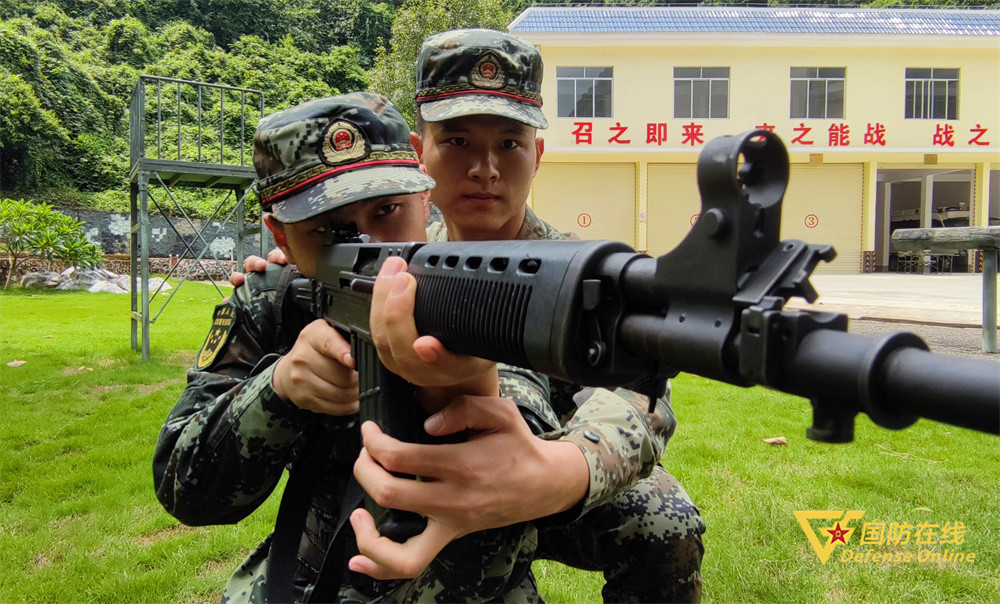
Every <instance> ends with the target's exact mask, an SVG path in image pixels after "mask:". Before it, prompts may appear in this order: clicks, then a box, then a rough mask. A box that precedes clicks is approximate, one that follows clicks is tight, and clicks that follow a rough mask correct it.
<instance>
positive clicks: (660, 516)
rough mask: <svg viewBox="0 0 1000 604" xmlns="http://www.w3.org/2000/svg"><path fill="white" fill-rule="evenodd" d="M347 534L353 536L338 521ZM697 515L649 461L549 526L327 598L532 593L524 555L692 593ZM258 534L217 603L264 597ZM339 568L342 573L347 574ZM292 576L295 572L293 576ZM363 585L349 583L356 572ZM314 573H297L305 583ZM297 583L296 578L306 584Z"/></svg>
mask: <svg viewBox="0 0 1000 604" xmlns="http://www.w3.org/2000/svg"><path fill="white" fill-rule="evenodd" d="M346 529H347V530H348V536H349V537H348V542H349V543H352V542H353V540H354V535H353V532H351V531H350V525H347V527H346ZM704 531H705V523H704V521H703V520H702V518H701V516H700V515H699V513H698V509H697V508H696V507H695V505H694V504H693V503H692V502H691V499H690V498H689V497H688V494H687V492H685V491H684V487H683V486H681V484H680V483H679V482H677V479H675V478H674V477H673V476H671V475H670V474H668V473H667V472H666V471H665V470H664V469H663V468H661V467H659V466H657V467H656V468H655V469H654V470H653V472H652V474H650V476H649V477H647V478H645V479H643V480H640V481H639V482H638V483H636V485H635V486H634V487H632V488H631V489H629V490H628V491H625V492H624V493H621V494H619V495H618V497H616V498H615V499H614V500H612V501H611V502H610V503H608V504H605V505H603V506H600V507H597V508H595V509H593V510H591V511H590V512H588V513H587V514H586V515H584V516H583V517H582V518H579V519H577V520H576V521H574V522H571V523H569V524H563V525H559V526H542V527H536V526H535V525H534V524H533V523H527V524H518V525H513V526H509V527H503V528H500V529H492V530H489V531H483V532H481V533H476V534H473V535H467V536H466V537H463V538H461V539H458V540H456V541H455V542H453V543H451V544H450V545H448V546H447V547H446V548H445V550H444V551H442V553H441V555H439V557H438V558H437V559H436V560H435V561H434V562H432V563H431V567H430V568H428V569H427V570H426V571H425V572H424V573H423V574H422V575H421V576H420V577H418V578H416V579H411V580H408V581H378V582H374V583H372V582H370V580H365V578H364V577H363V576H360V575H354V581H352V580H350V579H348V578H347V577H346V576H345V580H344V582H343V584H342V585H341V588H340V590H339V593H338V594H337V595H336V596H335V598H334V599H335V600H336V601H337V602H342V603H347V602H517V603H535V602H542V601H543V600H542V598H541V596H540V595H539V593H538V588H537V585H536V583H535V578H534V576H533V575H532V573H531V562H532V561H533V560H536V559H544V560H554V561H557V562H561V563H563V564H566V565H568V566H572V567H574V568H579V569H582V570H588V571H601V572H603V573H604V577H605V581H606V583H605V586H604V589H603V590H602V596H603V598H604V601H606V602H697V601H698V600H699V599H700V597H701V584H702V580H701V560H702V556H703V554H704V552H705V548H704V545H703V544H702V540H701V535H702V533H703V532H704ZM267 547H268V541H265V542H264V543H263V544H262V545H261V547H260V548H258V549H257V550H256V551H255V552H254V553H253V554H251V556H250V558H249V559H248V560H247V561H246V562H244V564H243V566H241V567H240V569H239V571H237V573H236V574H235V575H234V576H233V578H232V579H230V582H229V585H227V587H226V593H225V594H224V596H223V602H225V603H235V602H260V603H263V602H265V601H266V598H265V595H264V594H265V593H266V588H265V577H264V566H265V562H266V557H267ZM347 574H348V575H350V574H352V573H347ZM299 579H303V578H302V577H299ZM359 579H360V580H361V582H362V583H366V584H367V586H366V587H362V588H360V589H359V587H360V585H353V584H352V583H356V582H357V581H358V580H359ZM312 581H314V579H311V580H310V579H306V583H307V585H311V583H312ZM307 585H301V584H300V585H299V587H300V588H306V589H305V591H306V593H308V592H309V591H310V589H308V587H307Z"/></svg>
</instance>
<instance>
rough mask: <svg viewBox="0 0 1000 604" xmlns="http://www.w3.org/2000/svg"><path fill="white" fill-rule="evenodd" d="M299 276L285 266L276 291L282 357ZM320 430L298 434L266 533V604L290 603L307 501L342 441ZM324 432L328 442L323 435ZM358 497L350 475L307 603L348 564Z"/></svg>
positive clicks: (333, 587) (320, 596)
mask: <svg viewBox="0 0 1000 604" xmlns="http://www.w3.org/2000/svg"><path fill="white" fill-rule="evenodd" d="M301 276H302V273H300V272H299V271H298V267H297V266H295V265H294V264H292V265H288V266H286V267H285V268H284V270H282V272H281V277H280V278H279V280H278V287H277V290H276V291H275V298H274V303H273V312H274V317H275V334H276V339H277V340H278V341H279V349H280V350H279V352H281V353H287V352H288V350H290V349H291V347H292V345H293V344H294V342H295V339H294V338H288V337H286V338H284V339H286V340H288V339H290V340H291V341H290V342H280V340H281V339H282V336H285V335H292V334H289V333H287V332H289V331H293V332H294V335H296V336H297V335H298V332H299V331H300V330H301V327H302V326H301V325H294V326H290V325H289V324H290V323H294V321H291V320H289V317H288V316H287V313H286V310H288V309H293V308H294V304H289V305H287V306H286V305H285V302H287V301H288V300H287V299H286V294H287V291H288V285H289V284H290V283H291V282H292V280H293V279H296V278H297V277H301ZM290 327H291V329H290ZM294 327H299V329H294ZM325 427H326V422H324V421H317V422H315V423H314V424H313V425H312V426H311V428H310V429H309V430H307V431H306V432H304V433H303V435H302V436H303V438H304V439H305V440H304V442H305V443H306V444H305V446H304V448H303V450H302V454H301V455H300V457H299V460H300V461H299V462H298V463H296V464H295V465H294V468H295V471H294V472H291V473H290V475H289V477H288V483H287V484H286V485H285V492H284V493H283V494H282V497H281V505H280V506H279V507H278V517H277V519H276V520H275V523H274V532H273V533H272V535H271V545H270V548H269V550H268V554H267V601H268V602H294V601H295V570H296V569H297V568H298V556H299V544H300V543H301V541H302V534H303V532H304V531H305V524H306V516H307V515H308V514H309V502H310V501H311V500H312V495H313V493H314V491H315V487H316V483H317V480H318V478H319V473H320V472H321V471H322V470H323V469H324V468H328V464H327V463H326V461H327V460H328V459H329V456H330V453H331V450H330V448H331V446H335V445H341V443H342V439H338V438H336V437H333V438H330V436H331V435H330V434H329V432H325V431H324V428H325ZM324 433H325V434H326V436H327V438H324V437H323V434H324ZM341 446H342V445H341ZM348 448H353V447H348ZM353 453H354V455H353V457H354V458H356V457H357V453H358V452H357V451H354V452H353ZM363 497H364V490H363V489H362V488H361V485H360V484H358V481H357V479H355V478H354V476H353V475H352V476H351V478H350V480H349V481H348V483H347V486H346V487H345V488H344V494H343V499H342V500H341V505H340V513H339V514H338V516H337V525H336V526H335V527H334V529H333V533H332V535H331V536H330V547H329V549H327V551H326V553H325V554H324V556H323V563H322V565H321V566H320V571H319V577H318V579H317V581H316V585H315V586H314V587H313V591H312V594H311V596H310V598H309V600H310V601H323V600H327V599H330V598H331V597H333V595H335V594H336V593H337V590H338V589H339V587H340V579H341V577H342V576H343V569H344V567H345V566H346V564H347V559H346V558H347V556H346V552H347V548H346V544H345V539H346V537H345V536H344V535H345V531H344V530H343V528H344V525H345V524H346V523H347V521H348V519H349V518H350V516H351V512H353V511H354V509H355V508H357V507H358V506H360V505H361V503H362V500H363Z"/></svg>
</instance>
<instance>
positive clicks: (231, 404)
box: [153, 93, 655, 602]
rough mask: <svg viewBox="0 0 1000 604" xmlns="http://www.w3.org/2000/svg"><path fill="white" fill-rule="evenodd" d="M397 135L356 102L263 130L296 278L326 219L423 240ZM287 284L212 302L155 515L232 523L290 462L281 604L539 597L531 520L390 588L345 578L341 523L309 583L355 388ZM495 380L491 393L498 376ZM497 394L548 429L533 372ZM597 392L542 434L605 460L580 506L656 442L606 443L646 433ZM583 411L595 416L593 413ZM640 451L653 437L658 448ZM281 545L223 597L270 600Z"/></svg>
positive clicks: (389, 122) (385, 108)
mask: <svg viewBox="0 0 1000 604" xmlns="http://www.w3.org/2000/svg"><path fill="white" fill-rule="evenodd" d="M407 136H408V128H407V127H406V125H405V122H403V120H402V118H401V116H399V114H398V113H397V112H396V111H395V110H394V109H393V108H392V107H391V106H389V105H388V104H387V101H385V99H383V98H381V97H377V96H375V95H368V94H363V93H358V94H353V95H345V96H342V97H335V98H332V99H321V100H319V101H314V102H310V103H305V104H303V105H300V106H297V107H294V108H292V109H289V110H287V111H284V112H280V113H277V114H274V115H272V116H268V117H267V118H265V119H264V120H262V121H261V123H260V125H259V127H258V132H257V134H256V136H255V141H254V150H255V153H254V165H255V167H256V168H257V171H258V175H259V176H260V180H259V182H258V193H259V195H260V196H261V199H262V203H263V205H264V209H265V210H266V211H270V214H266V215H265V222H266V223H267V225H268V227H269V228H270V229H271V230H272V232H273V233H274V235H275V240H276V241H277V242H278V243H279V245H280V246H281V247H282V249H283V250H284V251H285V252H286V254H288V256H289V258H290V259H292V260H293V261H297V262H298V269H299V270H300V271H301V273H302V274H304V275H306V276H310V275H311V274H313V271H314V270H315V261H316V253H317V251H318V249H319V247H320V246H321V245H322V244H323V241H324V239H325V232H326V231H328V230H329V229H330V228H331V226H332V225H333V224H341V223H344V222H347V221H354V222H356V223H358V225H359V227H360V228H362V229H363V230H364V231H366V232H368V233H369V234H371V235H372V236H373V239H375V240H407V239H420V238H421V235H422V234H423V233H422V230H423V221H424V220H425V219H426V217H427V208H426V194H425V193H422V191H426V190H427V189H428V188H430V187H431V186H432V185H433V181H432V180H431V179H430V178H428V177H427V176H426V175H424V174H422V173H421V172H420V171H419V169H418V167H417V162H416V156H415V154H414V150H413V148H412V147H410V146H409V145H408V144H407V142H406V141H407ZM288 274H289V271H287V270H283V269H282V268H281V267H280V266H277V265H275V266H272V267H269V268H268V270H267V271H266V272H264V273H260V274H253V275H250V276H249V277H248V278H247V281H246V283H245V285H244V286H242V287H240V288H237V289H236V290H235V291H234V294H233V296H232V297H231V298H230V299H229V300H228V301H227V302H225V303H224V304H222V305H220V306H219V307H217V308H216V311H215V314H214V317H213V322H212V328H211V331H210V333H209V336H208V337H207V338H206V341H205V344H204V345H203V347H202V349H201V351H200V352H199V354H198V357H197V359H196V363H195V366H194V367H193V368H192V370H191V371H190V372H189V374H188V387H187V389H186V390H185V392H184V393H183V395H182V396H181V398H180V400H179V401H178V403H177V405H176V406H175V407H174V409H173V410H172V411H171V413H170V415H169V417H168V418H167V421H166V422H165V424H164V427H163V430H162V431H161V434H160V438H159V440H158V442H157V446H156V451H155V456H154V463H153V470H154V478H155V484H156V492H157V497H158V498H159V499H160V501H161V503H162V504H163V505H164V507H165V508H166V509H167V510H168V511H169V512H170V513H172V514H173V515H174V516H176V517H177V518H178V519H180V520H182V521H183V522H185V523H187V524H192V525H204V524H216V523H231V522H237V521H239V520H240V519H242V518H244V517H246V516H247V515H248V514H249V513H251V512H252V511H253V510H255V509H256V508H257V507H258V506H259V505H260V504H261V503H262V502H263V501H264V500H265V499H266V498H267V497H268V496H269V495H270V493H271V492H272V491H273V489H274V487H275V486H276V484H277V483H278V481H279V479H280V477H281V475H282V473H283V471H284V469H285V468H286V467H289V466H290V467H291V478H290V479H289V484H288V487H286V494H287V492H288V491H289V490H290V489H291V488H292V484H293V483H301V482H303V480H304V481H305V482H306V483H307V484H309V485H310V495H309V498H308V502H307V503H308V507H307V510H306V513H305V516H304V521H303V524H302V528H301V531H300V532H299V533H297V534H295V535H294V537H295V538H294V552H293V557H294V568H293V571H294V572H293V574H292V578H291V583H292V585H291V590H292V591H291V592H290V596H289V597H288V598H287V599H289V600H296V601H303V600H307V599H312V600H314V601H320V600H337V601H410V600H421V601H425V600H437V601H490V600H492V601H499V600H505V601H532V600H534V599H537V590H536V588H535V585H534V579H533V577H532V576H531V574H530V563H531V560H532V559H533V554H534V551H535V546H536V543H537V542H538V528H537V527H536V524H534V523H527V522H518V523H514V524H509V525H506V526H498V528H493V529H491V530H483V531H479V532H475V533H472V534H469V535H467V536H464V537H462V538H459V539H456V540H455V541H454V542H452V543H451V544H449V545H448V546H447V547H446V548H444V551H442V552H441V554H440V555H439V556H437V557H436V558H435V559H434V561H433V562H432V563H431V564H430V565H429V566H428V567H427V568H426V569H424V570H422V571H421V572H420V573H419V574H418V575H417V576H416V577H415V578H414V579H412V580H396V581H371V580H365V578H364V577H362V576H361V575H359V574H357V573H352V572H350V571H348V570H347V569H346V568H345V565H344V564H343V562H344V560H346V559H347V558H348V557H349V556H350V555H351V553H352V546H353V544H354V536H353V535H352V534H351V528H350V525H344V528H343V533H344V534H345V535H346V536H344V537H343V538H342V539H341V541H340V543H342V544H343V547H344V548H345V552H344V554H343V555H342V556H340V557H338V556H337V555H334V558H333V559H334V560H335V561H336V563H335V564H334V566H333V567H327V568H332V570H330V571H329V572H325V573H322V575H323V576H324V577H327V583H331V582H332V586H331V585H328V586H327V588H326V590H322V589H320V588H319V587H318V586H317V581H318V580H319V579H320V575H321V572H320V569H321V568H324V562H325V558H328V556H327V554H328V552H329V551H330V550H332V549H335V548H334V547H333V546H334V545H335V544H336V543H338V541H336V540H335V539H334V534H335V533H336V531H337V527H338V526H340V525H343V522H342V520H343V518H342V517H343V516H344V515H345V512H344V510H343V507H342V506H343V503H344V502H347V501H350V498H349V497H347V496H346V495H345V493H347V491H348V490H349V487H348V484H349V483H350V482H351V479H350V476H351V468H352V465H353V464H354V463H355V459H356V458H357V457H358V453H359V450H360V442H359V441H360V438H359V436H360V435H359V432H358V427H357V425H356V410H357V383H356V376H355V375H354V374H353V372H351V371H349V370H347V368H348V367H350V366H351V365H352V364H353V360H352V359H350V357H349V348H348V347H347V346H346V343H344V342H343V341H342V340H339V338H337V337H336V334H335V332H332V330H330V329H329V328H328V327H327V326H326V325H325V323H324V322H323V321H316V322H313V323H310V324H308V325H304V323H305V321H304V320H303V319H302V318H301V317H300V316H299V315H297V314H296V313H294V312H286V311H287V310H288V309H290V308H292V306H291V304H283V303H282V301H281V300H280V298H281V297H282V295H283V284H284V283H285V282H287V275H288ZM337 340H339V341H337ZM289 367H292V369H289ZM296 367H297V368H298V369H297V370H296V369H295V368H296ZM303 368H307V369H309V370H308V371H305V370H303ZM492 379H493V380H494V384H496V380H497V375H496V374H495V373H494V374H493V377H492ZM463 387H465V386H463ZM493 388H494V389H495V390H497V391H499V393H502V394H503V395H505V396H506V397H508V398H509V399H511V401H504V400H503V399H489V400H488V401H487V402H488V404H491V405H497V406H499V405H503V404H504V403H505V402H506V403H507V404H510V405H512V406H513V405H514V404H516V405H517V407H516V408H517V409H520V410H521V412H522V414H523V416H524V417H525V418H529V417H530V418H532V424H533V425H541V424H545V425H550V426H555V425H557V424H558V420H557V418H556V415H555V412H554V411H553V409H552V408H551V407H550V406H549V404H548V402H547V399H548V390H547V388H548V385H547V383H546V381H545V380H544V379H543V378H540V377H539V376H537V375H534V374H532V373H530V372H526V371H520V370H516V369H513V368H503V369H501V371H500V373H499V385H498V386H497V385H494V386H493ZM473 390H475V389H473ZM601 392H602V394H601V395H600V396H606V397H610V398H609V400H616V397H614V396H613V395H611V394H610V393H606V392H605V391H601ZM600 396H598V397H595V398H594V399H593V400H594V403H593V404H590V405H587V406H585V408H584V410H583V411H582V412H581V413H579V414H578V415H579V416H580V417H581V418H586V419H585V420H584V421H581V423H579V424H578V425H573V424H570V425H568V426H567V427H566V428H564V429H563V430H562V431H560V432H558V433H551V434H544V435H542V436H543V438H544V439H547V440H546V442H554V441H557V440H559V441H562V442H564V443H569V445H570V447H572V448H573V450H575V451H577V450H578V451H579V452H581V453H582V457H585V458H586V461H585V462H581V463H583V466H584V468H591V470H589V471H591V472H593V473H596V474H600V473H601V472H595V471H594V470H593V469H594V468H596V469H598V470H599V469H601V468H603V467H604V466H605V465H607V463H608V460H612V459H614V460H615V462H614V465H615V469H616V470H615V472H604V474H605V475H606V476H605V477H604V479H602V480H599V481H596V482H595V481H591V486H590V491H589V492H588V493H587V498H586V499H585V500H584V501H582V502H580V504H579V505H580V506H581V507H590V506H591V505H593V503H594V502H597V501H602V500H605V499H607V498H608V497H611V496H613V494H614V493H616V492H618V491H619V490H620V489H621V488H623V487H625V486H628V485H630V484H632V482H633V481H634V477H635V475H636V474H637V473H638V470H634V471H629V470H628V469H627V468H628V466H630V465H631V466H632V467H636V468H641V467H645V466H648V465H649V464H650V463H653V462H651V461H650V460H655V453H654V451H653V450H652V449H653V447H652V446H649V445H646V446H643V447H641V448H640V449H638V450H632V449H631V448H630V447H629V446H625V445H626V444H627V445H631V444H632V443H621V442H617V441H616V440H615V435H616V434H618V433H620V432H622V431H623V430H625V431H628V432H630V433H631V432H635V431H640V430H641V429H642V428H643V424H644V423H643V422H637V421H636V420H635V418H634V417H633V418H631V419H628V418H615V422H617V423H613V422H608V421H605V418H603V417H601V413H602V404H601V398H600ZM588 411H593V412H594V415H593V416H592V417H588V416H587V412H588ZM514 415H515V417H517V418H518V422H519V424H518V425H516V426H515V428H516V427H518V426H520V427H521V429H522V430H525V431H526V430H527V425H526V422H525V420H523V419H520V418H521V415H518V414H517V413H516V412H515V414H514ZM515 423H517V422H515ZM584 426H587V429H586V430H584V429H583V427H584ZM595 435H597V436H598V438H597V439H596V442H595V440H594V438H593V437H594V436H595ZM602 435H603V436H604V438H600V437H601V436H602ZM638 441H642V442H646V443H649V442H651V441H652V438H651V437H649V436H647V437H645V438H640V439H638ZM456 446H465V445H464V444H463V445H456ZM467 446H478V444H477V443H476V442H470V443H468V445H467ZM616 456H618V457H620V458H621V459H620V460H618V459H616ZM604 469H605V470H606V469H607V468H604ZM584 471H585V472H587V471H588V470H587V469H585V470H584ZM530 495H531V494H527V496H525V499H529V500H530V499H531V496H530ZM282 508H283V510H284V502H283V504H282ZM280 518H281V516H280V514H279V522H280ZM496 524H497V523H494V525H496ZM544 525H545V522H539V523H538V526H542V527H543V528H544ZM425 532H426V531H425ZM277 537H278V533H277V531H276V533H275V534H272V535H271V536H270V537H269V538H268V539H267V540H265V541H264V542H263V543H262V544H260V546H258V547H257V548H256V549H255V550H254V551H253V552H252V553H251V554H250V556H249V557H248V558H247V560H246V561H245V562H244V563H243V564H242V565H241V566H240V568H239V569H238V570H237V572H236V573H235V574H234V575H233V577H232V578H231V580H230V582H229V584H228V585H227V586H226V589H225V592H224V596H223V600H224V601H227V602H230V601H232V602H245V601H250V602H262V601H265V600H266V599H267V593H268V581H269V579H270V578H271V577H270V576H269V568H270V567H269V565H268V557H269V554H270V553H271V552H272V551H273V550H274V549H277V548H275V547H274V544H275V542H276V540H277ZM415 539H416V538H415ZM352 566H353V564H352ZM361 570H364V569H363V568H362V569H361ZM330 577H332V580H331V579H330Z"/></svg>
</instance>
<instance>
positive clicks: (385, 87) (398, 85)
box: [370, 0, 512, 124]
mask: <svg viewBox="0 0 1000 604" xmlns="http://www.w3.org/2000/svg"><path fill="white" fill-rule="evenodd" d="M505 6H506V5H505V3H504V2H502V1H501V0H410V1H409V2H407V3H406V5H405V6H403V7H402V8H401V9H399V12H397V13H396V18H395V20H394V21H393V23H392V50H390V51H388V52H386V51H385V50H383V49H381V48H379V49H378V51H377V54H376V57H375V65H374V67H372V70H371V72H370V75H371V90H372V91H373V92H377V93H379V94H382V95H385V96H386V97H388V98H389V100H391V101H392V103H393V104H394V105H395V106H396V107H397V108H398V109H399V110H400V112H401V113H402V114H403V115H404V116H406V118H407V119H408V120H409V121H410V123H411V124H412V123H413V122H414V117H415V116H416V105H415V103H414V101H413V96H414V95H415V94H416V88H417V85H416V81H415V78H414V67H415V66H416V64H417V55H418V54H420V45H421V44H422V43H423V41H424V39H425V38H426V37H427V36H429V35H431V34H436V33H439V32H442V31H447V30H449V29H456V28H466V27H483V28H487V29H498V30H505V29H506V28H507V24H508V23H510V21H511V19H512V15H511V14H510V13H509V12H507V9H506V8H505Z"/></svg>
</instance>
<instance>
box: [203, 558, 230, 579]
mask: <svg viewBox="0 0 1000 604" xmlns="http://www.w3.org/2000/svg"><path fill="white" fill-rule="evenodd" d="M229 568H230V564H229V563H228V562H225V561H223V560H211V561H209V563H208V564H206V565H205V568H203V569H201V572H199V573H198V576H199V577H202V578H204V577H211V576H212V575H214V574H216V573H218V572H219V571H220V570H222V569H229Z"/></svg>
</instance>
